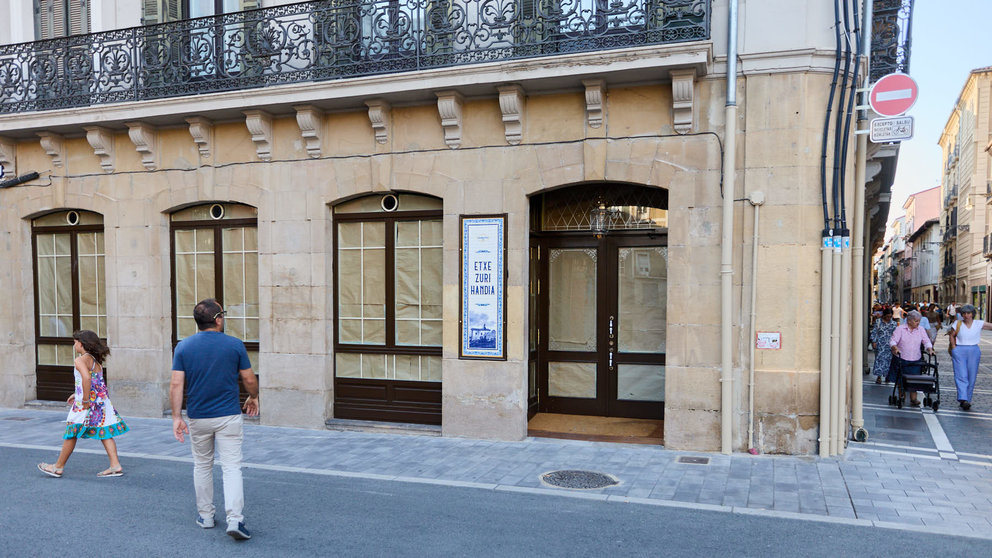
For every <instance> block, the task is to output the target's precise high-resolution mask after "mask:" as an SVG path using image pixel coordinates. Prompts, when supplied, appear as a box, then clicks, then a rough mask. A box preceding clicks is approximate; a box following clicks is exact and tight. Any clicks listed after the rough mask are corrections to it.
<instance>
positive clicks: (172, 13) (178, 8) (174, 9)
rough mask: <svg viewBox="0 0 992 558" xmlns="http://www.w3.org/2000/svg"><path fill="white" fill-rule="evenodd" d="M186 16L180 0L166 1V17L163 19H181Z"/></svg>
mask: <svg viewBox="0 0 992 558" xmlns="http://www.w3.org/2000/svg"><path fill="white" fill-rule="evenodd" d="M184 17H185V16H184V15H183V8H182V2H181V1H180V0H167V1H166V2H165V19H164V20H163V21H179V20H180V19H183V18H184Z"/></svg>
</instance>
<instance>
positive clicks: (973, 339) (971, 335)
mask: <svg viewBox="0 0 992 558" xmlns="http://www.w3.org/2000/svg"><path fill="white" fill-rule="evenodd" d="M958 323H960V324H961V328H960V329H958ZM984 325H985V321H984V320H972V322H971V327H968V326H966V325H964V321H963V320H958V322H957V323H955V324H954V328H955V329H957V330H958V336H957V344H958V345H977V344H978V342H979V341H980V340H981V339H982V326H984Z"/></svg>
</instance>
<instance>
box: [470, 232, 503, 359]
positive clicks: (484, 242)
mask: <svg viewBox="0 0 992 558" xmlns="http://www.w3.org/2000/svg"><path fill="white" fill-rule="evenodd" d="M505 226H506V217H502V216H501V217H463V218H462V308H461V310H462V315H461V327H462V332H461V333H462V342H461V356H462V357H470V358H471V357H474V358H494V359H503V358H506V354H505V346H506V345H505V343H504V342H503V340H504V331H503V322H504V314H505V307H504V298H505V297H504V296H503V295H504V288H505V285H504V279H503V278H504V275H505V273H504V271H505V267H504V266H505V264H506V262H505V261H504V253H505V250H504V248H505V247H504V244H503V243H504V238H505Z"/></svg>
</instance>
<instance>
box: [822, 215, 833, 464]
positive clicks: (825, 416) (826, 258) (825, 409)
mask: <svg viewBox="0 0 992 558" xmlns="http://www.w3.org/2000/svg"><path fill="white" fill-rule="evenodd" d="M825 234H826V233H825ZM829 234H830V236H824V237H823V246H822V247H821V248H820V457H830V431H831V428H830V313H831V310H832V308H833V306H832V304H831V301H830V295H831V294H832V291H831V289H830V285H831V278H832V276H833V272H832V269H831V268H832V267H833V266H832V264H833V246H834V243H833V234H832V233H829Z"/></svg>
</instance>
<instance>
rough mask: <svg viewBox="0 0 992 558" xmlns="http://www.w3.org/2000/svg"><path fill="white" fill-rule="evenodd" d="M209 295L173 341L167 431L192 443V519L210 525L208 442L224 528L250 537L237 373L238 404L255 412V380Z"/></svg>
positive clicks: (211, 490) (242, 350) (240, 536)
mask: <svg viewBox="0 0 992 558" xmlns="http://www.w3.org/2000/svg"><path fill="white" fill-rule="evenodd" d="M225 313H226V312H225V311H224V309H223V308H221V306H220V304H219V303H218V302H217V301H216V300H214V299H212V298H208V299H206V300H203V301H200V303H199V304H197V305H196V307H194V308H193V319H194V320H195V321H196V326H197V328H199V330H200V332H199V333H197V334H196V335H193V336H191V337H187V338H186V339H183V340H182V341H180V342H179V344H178V345H176V351H175V355H174V356H173V357H172V382H171V384H170V386H169V400H170V401H171V403H172V433H173V434H174V435H175V437H176V439H177V440H179V441H180V442H183V441H185V436H184V434H187V433H188V434H189V437H190V442H191V446H192V449H193V486H194V488H195V489H196V511H197V513H198V515H197V517H196V524H197V525H199V526H200V527H203V528H204V529H209V528H211V527H213V526H214V478H213V470H214V448H216V450H217V458H218V460H219V461H220V466H221V469H222V470H223V471H224V508H225V511H226V513H227V534H228V535H230V536H231V537H233V538H235V539H237V540H245V539H250V538H251V533H249V532H248V529H246V528H245V517H244V515H242V510H243V509H244V504H245V497H244V484H243V481H242V478H241V442H242V439H243V423H242V418H241V405H240V404H239V402H238V378H239V377H240V378H241V381H242V382H243V383H244V385H245V390H246V391H247V392H248V396H249V397H248V400H247V401H245V405H244V410H245V412H246V413H247V414H248V415H250V416H255V415H258V380H257V379H256V378H255V374H254V373H253V372H252V370H251V362H249V361H248V352H247V351H246V350H245V344H244V343H242V342H241V340H240V339H237V338H236V337H231V336H230V335H227V334H225V333H224V314H225ZM184 384H185V386H186V415H187V416H188V417H189V425H188V426H187V425H186V423H185V422H183V418H182V414H181V413H182V405H183V385H184Z"/></svg>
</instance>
